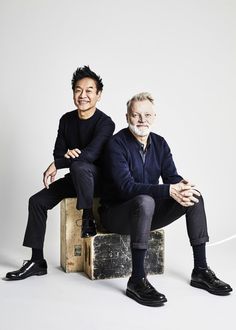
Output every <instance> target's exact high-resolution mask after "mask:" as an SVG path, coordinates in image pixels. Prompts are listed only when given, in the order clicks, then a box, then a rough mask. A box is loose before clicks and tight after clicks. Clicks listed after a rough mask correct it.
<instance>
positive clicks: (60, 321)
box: [0, 240, 236, 330]
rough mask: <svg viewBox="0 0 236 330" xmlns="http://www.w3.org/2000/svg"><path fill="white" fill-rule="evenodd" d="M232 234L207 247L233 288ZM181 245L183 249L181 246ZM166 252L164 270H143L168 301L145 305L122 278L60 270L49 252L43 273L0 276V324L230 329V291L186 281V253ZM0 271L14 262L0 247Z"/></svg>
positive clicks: (235, 308)
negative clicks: (13, 277)
mask: <svg viewBox="0 0 236 330" xmlns="http://www.w3.org/2000/svg"><path fill="white" fill-rule="evenodd" d="M235 243H236V242H235V240H232V241H229V242H226V243H224V244H222V245H219V246H214V247H209V248H208V260H211V262H210V263H209V264H210V266H211V267H212V269H213V270H214V271H216V273H217V275H218V276H219V277H221V278H222V279H223V280H225V281H227V282H229V283H230V284H231V285H232V287H233V288H234V289H236V259H235V252H234V251H235V246H236V245H235ZM181 251H183V249H182V247H181ZM181 251H180V252H178V251H176V255H175V256H174V254H173V251H172V253H171V255H172V257H170V256H168V255H167V256H166V261H165V273H164V275H153V276H149V280H150V282H151V283H152V284H153V285H154V286H155V287H156V288H157V289H158V290H159V291H160V292H163V293H164V294H165V295H166V296H167V299H168V302H167V303H166V304H165V306H163V307H156V308H151V307H145V306H142V305H139V304H137V303H136V302H134V301H133V300H131V299H129V298H128V297H126V296H125V294H124V292H125V287H126V282H127V278H125V279H124V278H123V279H113V280H97V281H91V280H90V279H88V278H87V277H86V275H84V274H83V273H76V274H75V273H70V274H66V273H64V272H63V271H62V270H61V269H60V267H59V266H58V265H59V261H58V260H55V259H58V256H57V257H56V258H52V257H50V259H48V263H49V274H48V275H46V276H40V277H31V278H28V279H26V280H24V281H18V282H7V281H3V280H0V313H1V318H0V329H1V330H13V329H14V330H15V329H17V330H23V329H24V330H29V329H30V330H32V329H33V330H39V329H40V330H53V329H57V330H60V329H63V330H65V329H83V328H86V329H89V330H93V329H94V330H100V329H101V330H106V329H109V330H111V329H112V330H116V329H117V330H118V329H119V330H120V329H125V330H132V329H135V330H137V329H142V330H143V329H152V328H154V329H158V330H173V329H177V330H180V329H191V330H195V329H196V330H199V329H201V330H205V329H235V323H236V322H235V312H236V298H235V291H234V292H233V293H232V294H231V295H230V296H226V297H219V296H214V295H211V294H209V293H207V292H205V291H203V290H199V289H195V288H192V287H191V286H190V285H189V275H190V272H191V267H192V264H189V262H186V258H187V259H189V258H190V255H189V254H188V253H187V254H186V255H185V253H183V252H181ZM0 257H1V259H0V260H1V261H0V276H1V277H4V275H5V273H6V272H7V271H10V270H13V269H16V268H17V267H18V266H19V256H17V258H15V259H13V258H12V257H11V258H9V256H8V257H6V253H4V252H2V253H1V256H0Z"/></svg>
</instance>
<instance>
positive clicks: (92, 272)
mask: <svg viewBox="0 0 236 330" xmlns="http://www.w3.org/2000/svg"><path fill="white" fill-rule="evenodd" d="M131 267H132V266H131V251H130V237H129V235H118V234H104V233H100V234H97V235H96V236H94V237H90V238H86V239H84V272H85V273H86V274H87V275H88V276H89V277H90V278H91V279H93V280H94V279H105V278H117V277H126V276H128V275H130V274H131ZM145 270H146V273H147V274H162V273H163V271H164V231H163V230H155V231H153V232H151V234H150V239H149V242H148V252H147V255H146V258H145Z"/></svg>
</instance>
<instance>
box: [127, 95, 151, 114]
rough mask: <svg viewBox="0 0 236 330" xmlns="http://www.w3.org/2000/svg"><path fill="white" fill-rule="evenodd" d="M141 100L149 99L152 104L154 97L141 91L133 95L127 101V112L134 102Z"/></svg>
mask: <svg viewBox="0 0 236 330" xmlns="http://www.w3.org/2000/svg"><path fill="white" fill-rule="evenodd" d="M141 101H149V102H151V103H152V104H154V98H153V97H152V95H151V94H150V93H147V92H142V93H138V94H136V95H134V96H133V97H132V98H131V99H130V100H129V101H128V102H127V104H126V105H127V112H130V110H131V108H132V106H133V104H134V103H135V102H141Z"/></svg>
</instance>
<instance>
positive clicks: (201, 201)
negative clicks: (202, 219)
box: [197, 190, 204, 204]
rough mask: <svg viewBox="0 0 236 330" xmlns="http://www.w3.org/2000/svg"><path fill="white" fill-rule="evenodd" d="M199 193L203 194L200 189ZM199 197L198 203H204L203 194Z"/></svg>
mask: <svg viewBox="0 0 236 330" xmlns="http://www.w3.org/2000/svg"><path fill="white" fill-rule="evenodd" d="M198 192H199V194H201V192H200V191H199V190H198ZM197 199H198V204H204V199H203V196H202V194H201V195H200V196H197Z"/></svg>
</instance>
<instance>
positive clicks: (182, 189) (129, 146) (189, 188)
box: [101, 93, 232, 306]
mask: <svg viewBox="0 0 236 330" xmlns="http://www.w3.org/2000/svg"><path fill="white" fill-rule="evenodd" d="M155 116H156V113H155V109H154V100H153V98H152V96H151V95H150V94H149V93H140V94H137V95H135V96H133V97H132V98H131V100H129V101H128V103H127V114H126V118H127V122H128V128H125V129H122V130H121V131H119V132H118V133H117V134H115V135H114V136H113V137H112V138H111V140H110V141H109V143H108V145H107V148H106V152H105V157H104V160H103V194H102V207H101V221H102V224H103V226H104V227H105V228H106V229H107V230H108V231H110V232H115V233H118V234H129V235H130V237H131V253H132V274H131V277H130V279H129V281H128V285H127V290H126V294H127V296H128V297H130V298H132V299H134V300H136V301H137V302H138V303H140V304H143V305H147V306H161V305H163V304H164V303H165V302H166V301H167V299H166V297H165V296H164V294H161V293H159V292H158V291H157V290H156V289H155V288H154V287H153V286H152V285H151V284H150V283H149V281H148V280H147V278H146V274H145V269H144V258H145V254H146V251H147V244H148V238H149V235H150V231H151V230H154V229H158V228H162V227H164V226H167V225H169V224H170V223H172V222H173V221H175V220H177V219H179V218H180V217H181V216H183V215H185V216H186V225H187V232H188V237H189V241H190V244H191V246H192V249H193V257H194V269H193V271H192V275H191V281H190V284H191V285H192V286H194V287H197V288H201V289H204V290H207V291H208V292H210V293H212V294H217V295H227V294H229V292H231V291H232V288H231V287H230V285H228V284H226V283H224V282H223V281H221V280H219V279H218V278H217V277H216V275H215V274H214V272H213V271H212V270H211V269H210V268H209V267H208V265H207V262H206V254H205V244H206V242H208V240H209V237H208V232H207V221H206V214H205V209H204V203H203V198H202V196H201V194H200V193H199V191H198V190H196V189H195V186H194V185H193V184H191V183H190V182H189V181H187V180H184V179H183V178H182V177H181V176H180V175H178V173H177V170H176V167H175V164H174V162H173V159H172V154H171V151H170V148H169V146H168V144H167V142H166V141H165V139H164V138H163V137H161V136H159V135H157V134H155V133H153V132H150V129H151V125H152V124H153V122H154V119H155ZM160 177H161V178H162V181H163V184H160V183H159V178H160Z"/></svg>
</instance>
